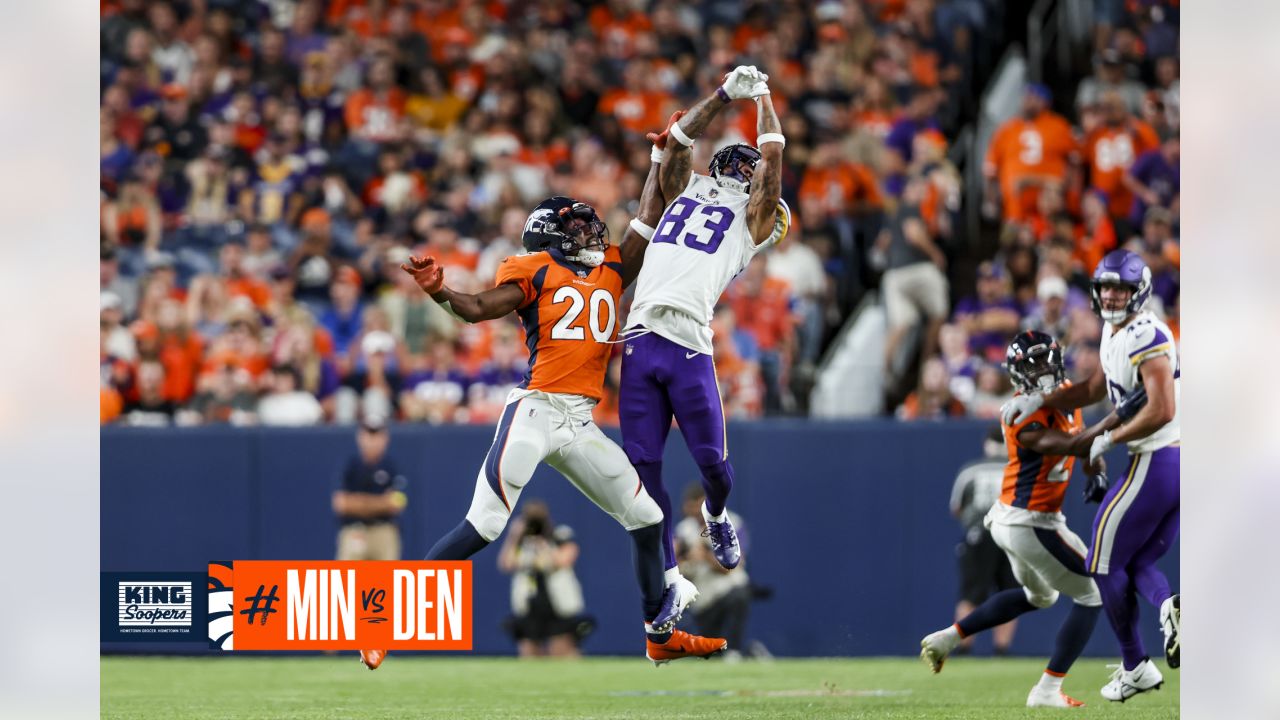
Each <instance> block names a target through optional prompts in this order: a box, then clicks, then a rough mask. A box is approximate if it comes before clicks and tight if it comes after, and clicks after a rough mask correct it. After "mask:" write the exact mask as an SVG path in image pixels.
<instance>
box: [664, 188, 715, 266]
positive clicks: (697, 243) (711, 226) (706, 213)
mask: <svg viewBox="0 0 1280 720" xmlns="http://www.w3.org/2000/svg"><path fill="white" fill-rule="evenodd" d="M733 219H734V215H733V211H732V210H730V209H729V208H727V207H721V206H719V205H700V204H698V203H697V202H696V201H694V200H693V199H692V198H687V197H679V198H676V199H675V201H674V202H672V203H671V207H669V208H667V212H666V214H665V215H663V216H662V220H660V221H658V232H657V234H656V235H654V236H653V240H652V242H655V243H671V244H673V245H674V244H676V243H677V239H678V241H679V244H682V245H684V246H685V247H689V248H693V249H694V250H701V251H702V252H704V253H708V254H712V253H715V251H716V250H717V249H718V248H719V247H720V243H721V242H724V234H725V233H726V232H728V230H729V227H730V226H731V225H733ZM686 227H687V228H688V232H684V231H685V229H686ZM682 233H683V235H682Z"/></svg>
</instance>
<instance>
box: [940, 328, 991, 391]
mask: <svg viewBox="0 0 1280 720" xmlns="http://www.w3.org/2000/svg"><path fill="white" fill-rule="evenodd" d="M938 346H939V348H940V349H941V351H942V354H941V356H940V357H941V359H942V364H943V367H945V368H946V371H947V376H948V377H949V378H951V380H950V383H949V388H950V390H951V396H952V397H954V398H955V399H957V400H959V401H960V402H961V403H964V404H965V406H966V407H967V406H968V405H969V403H971V402H973V395H974V392H976V390H977V379H978V370H979V369H981V368H982V366H983V364H984V363H983V361H982V360H979V359H978V358H976V357H974V356H973V354H972V353H971V352H969V334H968V333H966V332H965V330H964V328H963V327H961V326H960V325H956V324H954V323H947V324H946V325H943V326H942V327H941V328H940V329H939V330H938Z"/></svg>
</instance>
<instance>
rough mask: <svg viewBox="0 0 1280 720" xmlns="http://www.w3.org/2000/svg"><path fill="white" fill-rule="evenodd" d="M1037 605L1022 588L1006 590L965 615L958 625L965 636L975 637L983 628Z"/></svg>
mask: <svg viewBox="0 0 1280 720" xmlns="http://www.w3.org/2000/svg"><path fill="white" fill-rule="evenodd" d="M1035 609H1036V606H1035V605H1032V604H1031V603H1030V602H1028V601H1027V594H1026V593H1025V592H1023V591H1022V588H1013V589H1011V590H1004V591H1001V592H998V593H996V594H995V595H992V596H991V597H989V598H987V600H986V602H984V603H982V604H981V605H979V606H978V607H976V608H974V609H973V612H971V613H969V614H968V615H965V616H964V618H962V619H961V620H960V621H959V622H957V623H956V627H958V628H960V632H961V633H962V634H963V635H964V636H965V637H973V636H974V635H977V634H978V633H980V632H982V631H983V630H990V629H991V628H993V627H995V626H997V625H1003V624H1005V623H1007V622H1009V621H1010V620H1012V619H1014V618H1016V617H1018V616H1019V615H1021V614H1023V613H1026V612H1031V611H1032V610H1035Z"/></svg>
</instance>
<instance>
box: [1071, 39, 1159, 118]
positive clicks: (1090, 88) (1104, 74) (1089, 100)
mask: <svg viewBox="0 0 1280 720" xmlns="http://www.w3.org/2000/svg"><path fill="white" fill-rule="evenodd" d="M1144 92H1145V91H1144V90H1143V88H1142V85H1141V84H1139V83H1137V82H1135V81H1133V80H1130V79H1129V77H1128V76H1127V75H1126V73H1125V65H1124V58H1123V56H1122V55H1121V54H1120V51H1119V50H1116V49H1115V48H1108V49H1106V50H1103V51H1102V52H1101V54H1099V56H1098V59H1097V61H1096V62H1095V64H1094V74H1093V75H1092V76H1090V77H1087V78H1085V79H1084V80H1083V81H1081V83H1080V87H1079V88H1077V89H1076V108H1077V109H1083V108H1086V107H1089V106H1092V105H1098V104H1099V103H1101V102H1103V96H1105V95H1106V94H1107V93H1115V94H1116V96H1117V97H1118V99H1119V102H1120V103H1121V108H1123V109H1127V111H1128V112H1131V113H1136V112H1138V111H1139V110H1141V109H1142V95H1143V93H1144Z"/></svg>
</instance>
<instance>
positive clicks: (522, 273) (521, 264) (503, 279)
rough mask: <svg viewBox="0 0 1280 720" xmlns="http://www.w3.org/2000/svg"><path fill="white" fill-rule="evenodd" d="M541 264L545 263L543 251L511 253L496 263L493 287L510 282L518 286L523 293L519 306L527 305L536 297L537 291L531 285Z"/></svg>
mask: <svg viewBox="0 0 1280 720" xmlns="http://www.w3.org/2000/svg"><path fill="white" fill-rule="evenodd" d="M543 264H545V263H544V262H543V253H533V254H531V255H512V256H511V257H509V258H507V259H505V260H503V261H502V262H501V263H499V264H498V272H497V275H496V276H495V277H494V280H493V284H494V287H497V286H498V285H506V284H512V285H515V286H516V287H518V288H520V291H521V292H523V293H524V299H523V300H521V301H520V308H524V307H527V306H528V305H529V303H531V302H534V301H535V300H537V298H538V291H537V289H536V288H535V287H534V286H533V276H534V273H536V272H537V271H538V268H539V267H541V266H542V265H543Z"/></svg>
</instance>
